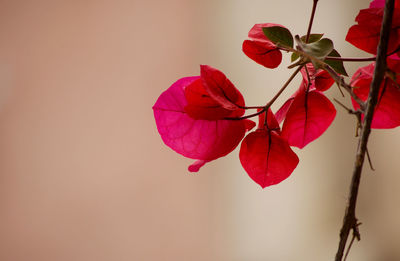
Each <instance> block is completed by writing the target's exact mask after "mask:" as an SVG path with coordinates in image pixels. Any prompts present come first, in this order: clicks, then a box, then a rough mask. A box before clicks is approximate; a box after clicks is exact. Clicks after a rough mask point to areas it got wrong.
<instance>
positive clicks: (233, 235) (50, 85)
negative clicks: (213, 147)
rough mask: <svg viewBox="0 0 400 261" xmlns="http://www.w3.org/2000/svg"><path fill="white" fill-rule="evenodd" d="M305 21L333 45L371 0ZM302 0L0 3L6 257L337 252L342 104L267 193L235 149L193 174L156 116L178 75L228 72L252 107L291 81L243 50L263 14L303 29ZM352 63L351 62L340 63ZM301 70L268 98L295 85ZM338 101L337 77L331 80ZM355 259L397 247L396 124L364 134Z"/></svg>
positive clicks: (390, 255)
mask: <svg viewBox="0 0 400 261" xmlns="http://www.w3.org/2000/svg"><path fill="white" fill-rule="evenodd" d="M319 2H320V3H319V6H318V9H317V15H316V18H315V25H314V27H313V31H314V32H323V33H325V35H326V37H329V38H331V39H333V40H334V42H335V47H336V48H337V49H338V50H339V51H340V52H341V54H342V55H343V56H364V57H365V56H368V54H364V53H361V52H358V51H357V50H356V49H355V48H354V47H352V46H350V45H349V44H347V43H346V42H345V41H344V37H345V35H346V32H347V29H348V28H349V27H350V26H351V25H352V24H353V20H354V18H355V15H356V14H357V12H358V10H359V9H361V8H365V7H367V6H368V1H347V0H335V1H328V0H321V1H319ZM311 4H312V1H311V0H301V1H300V0H298V1H290V0H283V1H268V0H263V1H248V0H218V1H215V0H214V1H212V0H204V1H194V0H192V1H188V0H168V1H152V0H148V1H134V0H133V1H132V0H131V1H128V0H126V1H124V0H113V1H111V0H108V1H105V0H104V1H101V0H98V1H94V0H91V1H90V0H80V1H74V0H70V1H66V0H65V1H62V0H48V1H45V0H35V1H33V0H32V1H29V0H26V1H18V0H9V1H6V0H0V35H1V39H2V40H1V41H0V260H4V261H72V260H74V261H117V260H118V261H128V260H129V261H131V260H145V261H147V260H194V261H197V260H211V261H214V260H222V261H224V260H228V261H229V260H235V261H242V260H243V261H258V260H274V261H280V260H282V261H288V260H333V257H334V254H335V252H336V248H337V243H338V239H339V236H338V234H339V228H340V226H341V223H342V218H343V213H344V208H345V204H346V199H347V194H348V188H349V184H350V175H351V169H352V166H353V160H354V153H355V149H356V139H355V138H354V127H355V124H354V119H353V118H352V116H350V115H347V114H346V113H345V112H344V111H343V110H342V109H340V108H337V109H338V114H337V118H336V120H335V121H334V123H333V125H332V126H331V127H330V128H329V129H328V131H327V132H326V133H325V134H324V135H323V136H322V137H321V138H320V139H318V140H317V141H315V142H313V143H311V144H310V145H309V146H307V147H306V148H305V149H303V150H301V151H299V150H296V152H298V155H299V157H300V164H299V166H298V167H297V169H296V170H295V172H294V173H293V175H292V176H291V177H290V178H289V179H287V180H286V181H284V182H282V183H281V184H279V185H278V186H273V187H270V188H266V189H264V190H262V189H261V188H260V187H259V186H258V185H257V184H255V183H254V182H253V181H251V179H250V178H249V177H248V176H247V175H246V173H245V171H244V170H243V169H242V168H241V166H240V163H239V160H238V151H237V150H235V151H234V152H232V153H231V154H230V155H229V156H227V157H225V158H222V159H219V160H217V161H214V162H212V163H210V164H208V165H207V166H205V167H204V168H203V169H202V170H201V172H200V173H198V174H190V173H188V172H187V166H188V165H189V164H190V163H191V160H188V159H185V158H183V157H182V156H180V155H178V154H176V153H175V152H173V151H172V150H171V149H169V148H168V147H166V146H165V145H164V144H163V143H162V141H161V138H160V137H159V135H158V133H157V130H156V126H155V123H154V119H153V115H152V109H151V107H152V105H153V104H154V102H155V101H156V99H157V97H158V95H159V94H160V93H161V92H162V91H164V90H165V89H166V88H168V87H169V86H170V85H171V84H172V83H173V82H174V81H175V80H177V79H178V78H181V77H184V76H191V75H197V74H199V64H209V65H211V66H214V67H216V68H218V69H220V70H222V71H223V72H224V73H225V74H226V75H227V76H228V77H229V78H230V79H231V81H232V82H233V83H234V84H235V85H236V86H237V88H238V89H240V90H241V92H242V93H243V95H244V96H245V99H246V101H247V103H248V104H250V105H256V104H264V103H265V102H266V101H267V100H268V99H270V97H272V95H273V94H274V93H275V92H276V91H277V90H278V89H279V87H280V86H281V85H282V84H283V82H284V81H285V80H286V79H287V78H288V76H289V74H290V71H289V70H287V69H286V65H288V60H289V58H288V56H287V55H286V56H285V57H284V60H285V61H284V63H283V64H282V65H281V66H280V67H279V69H277V70H269V69H265V68H263V67H261V66H259V65H257V64H256V63H254V62H252V61H251V60H250V59H248V58H247V57H246V56H245V55H244V54H243V53H242V52H241V44H242V42H243V40H244V39H246V37H247V32H248V30H249V29H250V28H251V27H252V26H253V25H254V24H255V23H261V22H274V23H280V24H284V25H285V26H286V27H288V28H290V29H291V30H292V31H293V32H294V33H296V34H304V33H305V31H306V27H307V23H308V17H309V13H310V10H311ZM348 71H349V73H353V72H354V71H355V67H354V66H353V67H351V65H350V66H349V67H348ZM299 83H300V79H299V78H297V79H296V80H295V83H294V84H293V85H291V87H290V89H289V91H288V92H287V93H285V94H284V96H283V97H282V98H281V99H279V100H278V101H277V105H276V106H274V107H273V109H274V110H276V109H277V106H278V105H279V104H282V102H283V101H284V98H285V97H288V96H289V95H290V94H291V92H293V91H294V90H295V89H296V88H297V87H298V85H299ZM328 96H329V97H330V98H334V97H335V98H339V99H342V100H344V102H346V103H347V104H349V102H348V99H343V98H341V96H340V93H339V92H338V90H337V88H335V87H334V88H332V90H330V91H329V92H328ZM369 148H370V152H371V156H372V158H373V162H374V165H375V168H376V169H377V170H376V171H375V172H372V171H370V170H369V169H368V167H366V168H365V171H364V173H363V177H362V184H361V191H360V197H359V204H358V209H357V210H358V218H359V219H360V221H361V222H362V223H363V224H362V225H361V227H360V230H361V233H362V240H361V242H359V243H355V245H354V247H353V250H352V251H351V254H350V257H349V260H362V261H372V260H379V261H396V260H400V248H399V242H400V207H399V199H400V192H399V188H400V177H399V172H400V171H399V170H400V163H399V160H398V155H399V154H400V134H399V129H394V130H383V131H382V130H381V131H374V132H373V134H372V136H371V142H370V147H369Z"/></svg>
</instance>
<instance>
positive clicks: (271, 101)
mask: <svg viewBox="0 0 400 261" xmlns="http://www.w3.org/2000/svg"><path fill="white" fill-rule="evenodd" d="M302 67H303V66H299V67H297V69H296V70H295V71H294V72H293V73H292V75H290V77H289V79H288V80H287V81H286V82H285V84H284V85H283V86H282V88H281V89H280V90H279V91H278V93H277V94H275V96H274V97H273V98H272V99H271V100H270V101H269V102H268V103H267V104H266V105H265V108H266V109H267V110H268V108H269V107H271V105H272V104H273V103H274V102H275V100H276V99H278V97H279V96H280V95H281V94H282V92H283V91H284V90H285V89H286V87H288V85H289V83H290V82H291V81H292V80H293V79H294V77H295V76H296V75H297V73H298V72H300V70H301V68H302Z"/></svg>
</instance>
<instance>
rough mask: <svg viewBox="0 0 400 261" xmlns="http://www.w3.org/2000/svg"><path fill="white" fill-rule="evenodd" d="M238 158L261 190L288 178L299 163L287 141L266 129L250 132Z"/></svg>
mask: <svg viewBox="0 0 400 261" xmlns="http://www.w3.org/2000/svg"><path fill="white" fill-rule="evenodd" d="M239 158H240V162H241V164H242V166H243V168H244V169H245V170H246V172H247V174H248V175H249V176H250V178H251V179H253V180H254V181H255V182H256V183H257V184H259V185H260V186H261V187H262V188H265V187H268V186H271V185H275V184H278V183H280V182H281V181H283V180H285V179H286V178H288V177H289V176H290V174H291V173H292V172H293V170H294V169H295V168H296V166H297V164H298V163H299V158H298V157H297V155H296V154H295V153H294V152H293V151H292V149H291V148H290V146H289V144H288V143H287V141H286V140H285V139H283V138H281V137H280V136H279V135H278V134H277V133H275V132H273V131H272V132H270V131H268V130H266V129H264V130H257V131H255V132H252V133H250V134H248V135H247V136H246V137H245V138H244V140H243V142H242V145H241V147H240V153H239Z"/></svg>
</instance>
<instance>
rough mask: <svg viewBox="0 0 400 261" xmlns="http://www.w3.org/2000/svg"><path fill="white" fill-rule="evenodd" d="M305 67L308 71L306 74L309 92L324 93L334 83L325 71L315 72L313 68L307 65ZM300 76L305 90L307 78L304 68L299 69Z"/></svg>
mask: <svg viewBox="0 0 400 261" xmlns="http://www.w3.org/2000/svg"><path fill="white" fill-rule="evenodd" d="M306 66H307V70H308V74H309V77H310V80H311V85H310V87H309V90H311V91H312V90H315V89H316V90H318V91H326V90H328V89H329V88H330V87H331V86H332V85H333V83H334V82H335V80H333V79H332V77H331V76H330V75H329V73H328V72H327V71H325V70H321V69H319V70H315V69H314V66H313V65H312V64H311V63H309V64H307V65H306ZM301 74H302V76H303V82H304V83H303V84H304V86H305V88H307V84H308V81H309V79H308V76H307V71H306V70H305V68H304V67H303V69H301Z"/></svg>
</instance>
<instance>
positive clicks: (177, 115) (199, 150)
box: [153, 77, 249, 161]
mask: <svg viewBox="0 0 400 261" xmlns="http://www.w3.org/2000/svg"><path fill="white" fill-rule="evenodd" d="M196 79H198V77H186V78H182V79H180V80H178V81H177V82H175V83H174V84H173V85H172V86H171V87H170V88H168V89H167V90H166V91H165V92H163V93H162V94H161V95H160V97H159V98H158V100H157V102H156V103H155V104H154V106H153V110H154V117H155V120H156V124H157V129H158V132H159V133H160V135H161V138H162V140H163V141H164V143H165V144H166V145H167V146H169V147H170V148H172V149H173V150H175V151H176V152H177V153H179V154H182V155H183V156H185V157H188V158H192V159H199V160H205V161H210V160H214V159H216V158H219V157H222V156H225V155H226V154H228V153H229V152H231V151H232V150H233V149H235V148H236V146H237V145H238V144H239V142H240V141H241V140H242V139H243V137H244V134H245V132H246V128H248V127H249V123H248V121H243V120H240V121H229V120H216V121H210V120H195V119H193V118H191V117H189V116H188V115H187V113H186V112H185V109H184V108H185V106H186V105H187V101H186V98H185V94H184V88H185V87H186V86H188V85H189V84H191V83H192V82H193V81H195V80H196Z"/></svg>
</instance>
